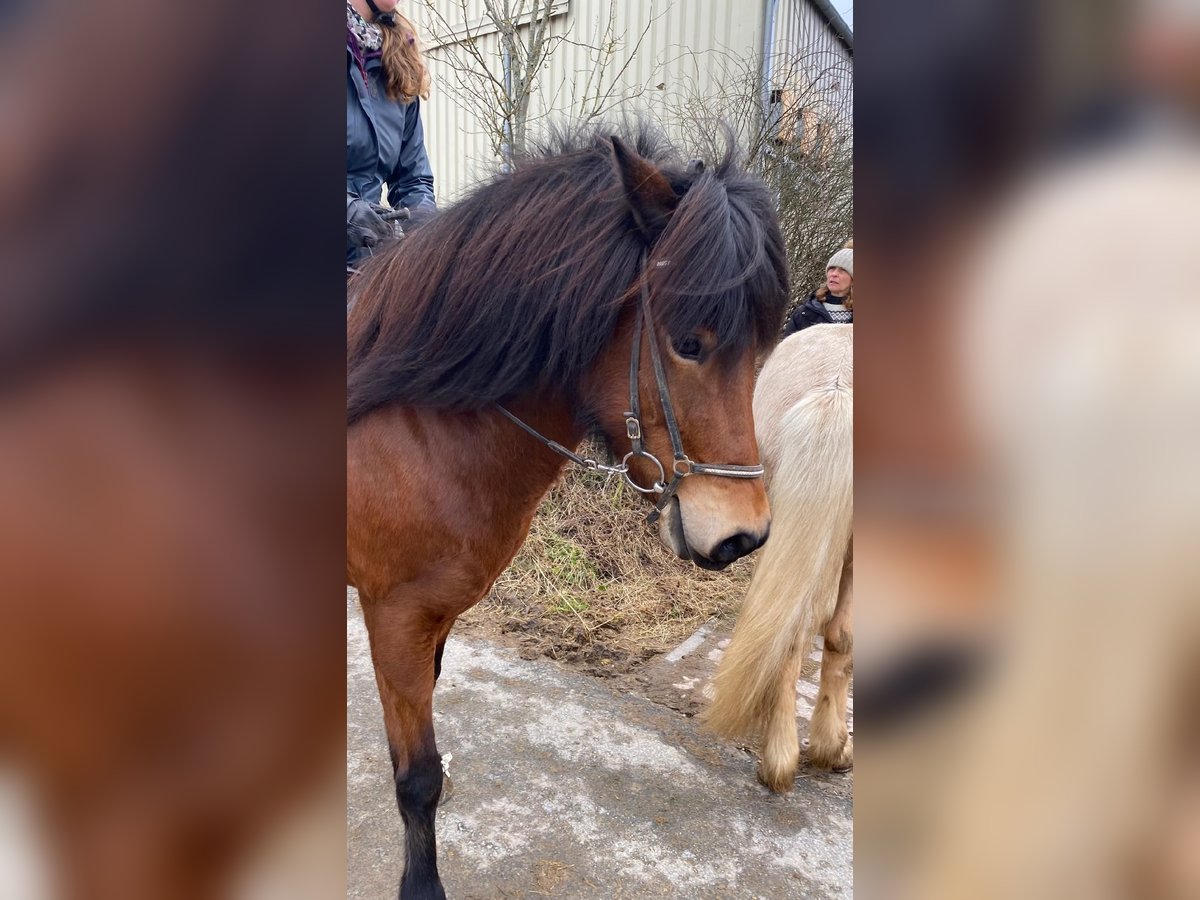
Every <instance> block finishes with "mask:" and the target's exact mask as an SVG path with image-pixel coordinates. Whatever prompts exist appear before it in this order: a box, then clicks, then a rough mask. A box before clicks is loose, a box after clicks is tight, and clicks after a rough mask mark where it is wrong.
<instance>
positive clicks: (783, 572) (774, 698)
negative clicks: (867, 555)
mask: <svg viewBox="0 0 1200 900" xmlns="http://www.w3.org/2000/svg"><path fill="white" fill-rule="evenodd" d="M822 327H831V326H822ZM813 330H814V331H815V330H817V329H813ZM763 377H764V378H766V377H767V373H766V371H765V370H764V373H763ZM757 406H758V403H757V396H756V414H757V413H758V410H757ZM853 408H854V395H853V392H852V389H851V387H850V386H849V384H846V383H845V382H843V381H840V380H835V381H833V382H832V383H831V384H830V385H829V386H827V387H821V388H819V389H817V390H816V391H814V392H812V393H808V394H806V395H805V396H803V397H802V398H801V399H800V400H799V401H798V402H797V403H795V404H794V405H793V406H792V407H791V408H790V409H789V410H788V411H787V412H786V413H784V415H783V416H782V418H781V419H780V420H779V422H778V425H777V426H776V425H775V424H774V423H766V424H765V426H764V427H763V428H760V444H762V449H763V464H764V466H765V467H766V469H767V477H768V485H767V491H768V496H769V498H770V502H771V509H772V523H771V537H770V539H769V540H768V541H767V543H766V545H765V546H764V547H763V549H762V551H760V555H759V559H758V562H757V565H756V567H755V570H754V577H753V579H752V581H751V583H750V588H749V590H748V591H747V593H746V599H745V601H744V602H743V605H742V610H741V613H740V614H739V616H738V621H737V625H736V627H735V628H734V632H733V638H732V640H731V641H730V643H729V646H728V648H727V649H726V651H725V654H724V657H723V658H722V660H721V664H720V667H719V670H718V672H717V675H716V678H715V680H714V687H715V690H716V695H715V698H714V700H713V703H712V705H711V706H710V707H709V709H708V711H707V714H706V716H705V719H706V721H707V723H708V725H709V726H710V727H711V728H712V729H713V730H715V731H716V732H717V733H719V734H721V735H724V736H725V737H729V738H735V737H746V738H753V737H757V736H760V735H761V734H762V732H763V730H764V729H765V728H766V726H767V722H768V719H769V717H770V714H771V712H772V710H773V709H774V708H776V706H777V702H778V698H779V696H780V691H781V690H782V689H784V688H788V690H789V695H790V696H792V698H793V699H792V706H793V707H794V705H795V700H794V691H792V690H791V688H790V686H789V685H786V684H785V682H786V680H788V679H790V680H791V682H792V683H793V684H794V682H795V679H796V677H797V670H798V667H799V664H800V662H801V661H802V660H803V658H804V657H805V656H806V655H807V651H808V648H809V646H810V645H811V643H812V640H813V637H814V636H815V634H816V632H817V630H818V629H820V628H823V627H824V625H825V623H826V622H828V621H829V619H830V617H831V616H832V615H833V611H834V608H835V606H836V604H837V597H838V584H839V580H840V578H841V574H842V565H843V562H844V560H845V556H846V552H847V548H848V546H849V544H850V538H851V530H852V519H853V503H854V499H853V497H854V492H853V475H854V473H853V466H854V463H853V432H852V422H853ZM791 716H794V711H793V713H792V714H791ZM793 735H794V728H793Z"/></svg>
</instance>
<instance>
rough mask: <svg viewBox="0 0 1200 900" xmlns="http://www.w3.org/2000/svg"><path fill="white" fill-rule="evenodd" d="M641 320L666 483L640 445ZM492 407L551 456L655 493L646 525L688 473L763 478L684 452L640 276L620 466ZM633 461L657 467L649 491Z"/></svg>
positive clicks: (755, 471) (657, 463) (758, 472)
mask: <svg viewBox="0 0 1200 900" xmlns="http://www.w3.org/2000/svg"><path fill="white" fill-rule="evenodd" d="M655 265H657V266H665V265H668V261H667V260H659V261H658V262H657V263H656V264H655ZM645 269H646V255H645V253H643V254H642V271H643V272H645ZM643 321H644V323H645V329H646V335H647V338H646V342H647V343H648V344H649V345H650V360H651V362H652V363H653V365H654V380H655V382H656V383H657V385H658V397H659V400H660V401H661V403H662V408H663V417H664V418H665V419H666V423H667V434H668V435H669V436H670V438H671V451H672V452H673V453H674V454H675V458H674V460H673V461H672V463H671V480H670V482H668V481H667V480H666V479H667V470H666V467H665V466H664V465H663V464H662V461H661V460H660V459H659V458H658V457H657V456H655V455H654V454H653V453H651V452H650V451H649V450H647V449H646V447H645V444H644V443H643V442H642V408H641V396H640V393H641V392H640V390H639V388H638V370H639V368H640V366H641V351H642V328H643ZM497 409H499V410H500V412H502V413H504V415H505V416H507V417H508V418H509V420H510V421H512V422H514V423H515V424H517V425H519V426H520V427H521V428H523V429H524V430H525V431H526V432H528V433H529V434H531V435H533V436H534V437H535V438H537V439H538V440H539V441H541V442H542V443H543V444H545V445H546V446H547V447H549V448H550V449H551V450H553V451H554V452H555V453H557V454H559V455H560V456H565V457H566V458H567V459H569V460H570V461H571V462H573V463H576V464H577V465H580V466H583V467H584V468H585V469H591V470H593V471H596V472H604V473H606V474H612V475H620V476H621V477H622V478H624V479H625V483H626V484H628V485H629V486H630V487H631V488H633V489H634V490H635V491H639V492H641V493H643V494H658V495H659V498H658V502H657V503H655V504H654V509H653V510H652V511H651V512H650V514H649V515H647V516H646V522H647V523H648V524H650V525H653V524H654V523H655V522H656V521H658V518H659V516H661V515H662V511H663V509H664V508H665V507H666V505H667V504H668V503H670V502H671V498H672V497H674V496H675V491H676V490H678V489H679V482H681V481H683V479H685V478H687V477H688V476H690V475H717V476H720V477H722V478H762V476H763V467H762V466H734V465H714V464H711V463H698V462H693V461H692V460H691V459H690V458H689V457H688V455H687V454H686V453H685V452H684V451H683V438H682V437H681V436H680V434H679V423H678V421H677V420H676V419H675V408H674V406H673V405H672V404H671V394H670V392H669V391H668V390H667V373H666V370H665V369H664V368H663V364H662V355H661V354H660V353H659V350H658V341H657V340H655V337H654V324H653V321H652V319H651V317H650V290H649V288H648V287H647V284H646V279H645V278H644V277H643V278H642V286H641V300H640V302H639V303H638V305H637V306H636V307H635V308H634V319H633V351H632V353H630V356H629V411H628V412H626V413H625V434H626V436H627V437H628V438H629V441H630V444H631V445H632V448H633V449H631V450H630V451H629V452H628V453H626V454H625V456H624V458H622V460H621V462H620V464H619V465H616V466H609V465H605V464H604V463H601V462H598V461H596V460H594V459H590V458H587V457H583V456H580V455H579V454H578V453H575V452H574V451H572V450H569V449H567V448H566V447H564V446H563V445H562V444H560V443H558V442H557V441H552V440H550V439H549V438H548V437H545V436H544V435H542V434H540V433H539V432H538V431H536V430H534V429H533V428H530V427H529V426H528V425H526V424H525V423H524V422H522V421H521V420H520V419H518V418H517V417H516V416H514V415H513V414H512V413H510V412H509V411H508V410H507V409H505V408H504V407H503V406H500V405H499V404H497ZM635 457H641V458H643V459H646V460H649V461H650V462H651V463H652V464H653V465H654V467H655V468H657V469H658V478H657V479H656V480H655V482H654V483H653V484H652V485H650V486H649V487H643V486H642V485H640V484H638V483H637V482H636V481H634V480H633V477H632V476H631V475H630V474H629V461H630V460H631V459H633V458H635Z"/></svg>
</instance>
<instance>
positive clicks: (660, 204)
mask: <svg viewBox="0 0 1200 900" xmlns="http://www.w3.org/2000/svg"><path fill="white" fill-rule="evenodd" d="M612 148H613V161H614V162H615V164H616V168H617V173H618V175H620V178H621V186H622V187H623V188H624V190H625V200H626V202H627V203H628V204H629V209H630V211H631V212H632V213H633V220H634V222H636V223H637V227H638V230H639V231H640V232H641V233H642V237H643V238H645V240H646V242H647V243H649V242H650V241H653V240H654V239H655V238H657V237H658V236H659V235H660V234H662V231H663V229H664V228H666V227H667V221H668V220H669V219H670V218H671V213H673V212H674V211H675V207H676V206H677V205H678V204H679V195H678V194H676V193H675V191H674V190H673V189H672V188H671V184H670V182H668V181H667V179H666V177H664V175H663V173H662V172H660V171H659V170H658V168H657V167H656V166H655V165H654V163H652V162H650V160H648V159H645V158H644V157H641V156H639V155H638V154H637V153H635V152H634V151H632V150H630V149H629V148H628V147H626V146H625V144H624V143H623V142H622V141H621V139H620V138H619V137H617V136H616V135H613V138H612Z"/></svg>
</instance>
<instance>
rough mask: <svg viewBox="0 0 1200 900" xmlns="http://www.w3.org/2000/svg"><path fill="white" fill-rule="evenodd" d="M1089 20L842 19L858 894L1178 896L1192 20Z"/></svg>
mask: <svg viewBox="0 0 1200 900" xmlns="http://www.w3.org/2000/svg"><path fill="white" fill-rule="evenodd" d="M1105 10H1106V11H1105V12H1103V13H1102V12H1101V11H1100V10H1099V9H1098V8H1097V7H1095V6H1094V5H1089V4H1055V5H1053V6H1036V7H1035V6H1033V5H1022V4H1017V5H1015V6H1014V5H1012V4H1004V5H1001V4H993V3H976V4H963V5H959V6H955V7H954V11H953V12H949V11H947V12H946V13H945V14H944V15H941V14H939V15H937V16H934V17H932V18H931V19H930V20H929V21H928V22H922V23H921V26H920V27H921V28H922V33H921V34H920V35H916V34H913V31H914V29H916V28H917V27H918V26H917V25H916V24H915V23H912V22H909V21H907V20H906V21H895V22H892V21H890V20H888V14H886V13H884V12H883V11H882V10H879V12H880V16H879V18H876V17H875V15H874V14H873V13H874V12H875V10H874V9H872V7H866V8H863V9H860V10H859V15H858V19H859V21H860V22H861V23H870V24H871V29H872V30H878V31H879V32H880V33H881V34H885V33H886V34H887V35H888V44H887V46H886V47H877V46H872V42H870V41H868V40H863V41H862V42H861V44H860V49H861V53H860V57H861V58H862V60H863V65H862V66H861V67H860V68H859V73H858V82H857V84H858V85H859V87H858V90H857V97H858V101H859V107H858V109H857V111H856V114H857V122H858V125H859V130H858V133H857V139H856V146H857V147H858V148H859V154H860V156H859V160H858V169H857V171H856V179H857V184H858V189H859V193H858V197H859V203H858V208H859V210H860V212H861V213H862V215H861V216H860V222H859V223H858V226H857V228H856V231H857V239H858V242H859V244H860V246H861V247H871V248H872V249H871V251H870V252H869V254H868V256H869V257H870V261H869V262H864V264H863V265H862V267H861V268H862V272H861V275H860V280H861V281H863V282H864V283H865V284H866V285H869V286H868V287H867V289H866V290H865V292H863V293H864V294H865V295H867V296H870V295H874V297H875V303H874V304H864V305H863V309H864V310H866V309H867V306H871V307H872V308H871V309H870V311H869V312H863V313H862V316H861V319H860V320H859V324H857V329H856V331H857V334H856V342H857V347H856V353H855V355H856V359H857V360H858V363H859V396H858V415H857V419H856V464H857V476H858V482H857V484H858V494H857V501H858V502H857V517H856V539H855V542H856V545H857V556H858V560H859V565H858V568H859V591H858V593H859V596H860V597H861V598H862V602H861V614H860V616H859V623H860V624H859V629H858V630H859V640H858V641H857V649H858V653H857V658H856V664H857V674H858V734H857V736H856V743H857V748H858V754H857V758H856V768H857V782H856V808H855V825H856V848H857V854H856V855H857V866H856V882H855V883H856V891H857V892H858V893H859V895H860V896H862V897H868V898H870V897H882V896H887V897H895V896H903V897H913V898H921V900H925V898H943V897H944V898H962V897H972V898H991V897H995V898H1001V897H1003V898H1010V897H1011V898H1018V897H1019V898H1038V897H1046V898H1050V897H1054V898H1063V897H1087V898H1102V897H1138V898H1149V897H1195V896H1200V753H1198V752H1197V751H1200V702H1198V701H1200V680H1198V677H1197V676H1200V664H1198V662H1197V660H1200V652H1198V651H1200V560H1198V559H1197V556H1196V552H1195V550H1196V547H1197V540H1198V538H1200V472H1198V471H1197V469H1196V460H1198V459H1200V351H1198V348H1200V303H1197V294H1198V292H1200V253H1197V248H1196V241H1197V236H1198V235H1200V144H1198V143H1197V130H1196V126H1197V114H1198V113H1200V9H1197V8H1196V6H1195V4H1183V3H1153V4H1151V3H1144V4H1138V5H1132V6H1115V5H1109V6H1106V7H1105ZM907 13H908V14H909V15H912V14H914V10H912V9H908V10H907ZM895 16H896V14H895V13H893V14H892V17H893V18H895ZM884 20H888V24H891V25H895V29H894V30H893V29H890V28H888V27H885V24H884ZM925 26H928V27H925ZM866 29H867V25H866V24H864V38H866V37H867V36H868V35H867V31H866ZM876 51H878V54H876ZM880 63H884V64H885V65H888V66H889V68H888V69H887V72H888V75H889V77H888V79H887V80H883V79H882V77H881V76H882V71H881V70H880V69H877V68H876V66H877V65H879V64H880ZM896 109H903V110H904V111H905V114H906V115H907V116H909V117H910V120H909V123H908V126H909V127H907V128H906V127H904V126H903V124H902V123H898V122H896V121H894V119H892V118H889V113H888V111H889V110H896ZM889 138H891V139H890V140H889ZM868 256H864V260H866V259H868Z"/></svg>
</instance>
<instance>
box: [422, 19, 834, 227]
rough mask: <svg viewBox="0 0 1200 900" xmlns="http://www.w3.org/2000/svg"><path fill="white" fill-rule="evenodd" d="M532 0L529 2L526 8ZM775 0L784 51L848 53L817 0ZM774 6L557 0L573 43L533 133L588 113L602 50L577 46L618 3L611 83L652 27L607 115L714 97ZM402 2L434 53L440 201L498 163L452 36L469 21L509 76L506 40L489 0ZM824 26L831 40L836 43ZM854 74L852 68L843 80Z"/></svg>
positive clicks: (544, 81) (434, 157)
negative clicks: (813, 46) (809, 41)
mask: <svg viewBox="0 0 1200 900" xmlns="http://www.w3.org/2000/svg"><path fill="white" fill-rule="evenodd" d="M533 2H534V0H526V4H525V6H526V7H527V8H528V7H531V6H532V5H533ZM775 5H776V28H775V42H776V47H777V49H781V48H790V47H794V46H806V45H805V44H804V43H803V41H804V40H805V39H806V38H815V39H817V40H818V41H819V42H820V47H821V48H822V50H821V53H822V54H825V53H837V52H838V51H839V50H840V51H841V52H842V53H845V48H844V46H842V45H840V44H837V46H834V44H836V43H837V42H836V37H835V36H834V33H833V32H832V30H831V29H830V28H829V26H828V25H827V24H826V23H825V21H824V19H823V18H822V17H821V15H820V13H818V12H817V11H816V10H815V9H814V8H813V7H812V0H777V2H776V4H775ZM766 6H767V3H765V2H763V0H757V2H745V0H742V2H738V0H613V2H611V3H610V2H609V0H557V2H556V3H555V5H554V11H553V17H552V19H551V27H550V33H551V34H552V35H555V36H563V35H566V36H568V37H569V38H570V40H571V41H572V42H574V43H571V42H563V43H561V44H560V45H559V46H558V47H557V48H556V49H555V50H554V52H553V53H552V54H551V56H550V59H549V60H548V63H547V64H546V66H545V67H544V68H543V71H542V73H541V79H540V83H539V86H538V90H537V92H536V94H535V96H534V98H533V100H532V102H531V103H530V120H529V134H530V136H536V135H537V134H538V133H539V131H542V130H544V128H545V126H546V125H547V124H548V123H550V122H552V121H559V122H566V121H572V120H575V119H577V118H578V117H579V115H580V114H581V112H582V111H583V108H584V106H585V105H586V98H584V97H582V96H581V94H582V93H583V92H584V90H585V88H586V85H587V79H588V75H589V73H590V72H592V71H593V68H594V60H593V56H594V52H592V51H589V49H588V48H587V47H584V46H579V45H580V44H597V43H599V42H600V41H601V40H602V38H603V35H604V32H605V29H606V27H607V23H608V16H609V11H610V9H611V10H612V11H613V13H614V19H613V28H612V35H613V37H614V38H615V40H616V41H617V42H619V43H620V46H619V47H618V48H617V51H616V53H615V55H614V56H613V58H612V60H611V61H610V62H609V64H608V72H607V73H606V76H605V79H604V86H605V87H607V86H608V84H609V83H610V82H612V81H613V80H614V76H615V75H616V73H617V71H618V70H620V69H621V67H622V66H623V65H625V63H626V60H627V58H628V56H629V54H630V52H631V51H632V49H633V47H634V45H635V44H636V43H637V41H638V39H639V36H640V35H641V34H642V30H643V29H644V28H646V27H647V24H649V29H648V31H647V32H646V35H645V37H644V38H643V39H642V43H641V47H640V48H639V49H638V51H637V53H636V55H634V57H633V59H632V60H631V61H630V62H629V64H628V66H627V67H626V68H625V70H624V72H623V73H621V75H620V77H619V79H618V81H617V86H616V88H615V89H614V91H613V94H612V98H611V99H612V100H614V101H615V100H617V98H621V97H624V98H625V100H624V101H623V102H618V103H610V104H609V110H608V116H607V117H608V118H616V117H618V116H619V115H620V113H621V112H622V111H624V110H638V109H644V110H649V111H650V113H651V115H652V116H655V117H658V118H663V117H665V116H666V115H667V114H668V113H669V112H672V111H678V109H679V108H680V107H681V105H683V104H684V103H685V100H686V98H688V97H708V96H710V95H712V94H714V93H715V92H718V91H719V90H720V89H721V86H722V85H723V84H729V83H732V82H733V81H734V80H736V79H738V78H739V77H741V76H742V75H744V74H746V73H752V72H757V69H758V66H759V60H760V59H761V56H762V49H763V37H764V35H763V28H762V24H763V21H764V16H765V9H766ZM401 9H402V11H404V12H405V14H406V15H408V16H409V17H410V18H411V19H412V20H413V21H414V23H415V24H416V26H417V30H418V33H419V34H420V37H421V41H422V44H423V45H424V47H425V49H426V55H427V58H428V61H429V69H430V74H431V76H432V82H433V83H432V91H431V95H430V98H429V100H428V102H427V103H426V104H425V105H424V110H423V120H424V124H425V142H426V149H427V151H428V153H429V156H430V163H431V165H432V167H433V173H434V178H435V181H436V186H437V196H438V201H439V202H440V203H446V202H450V201H453V200H454V199H456V198H457V197H459V196H461V194H462V193H463V191H464V190H466V189H468V188H469V187H470V186H471V185H473V184H475V183H477V182H478V181H479V180H480V179H483V178H486V177H488V176H489V175H490V174H491V173H492V172H493V171H494V170H495V168H496V166H497V158H496V155H495V153H494V151H493V148H492V143H491V141H490V139H489V137H488V130H487V129H486V128H485V127H484V126H483V125H482V124H481V123H480V122H479V121H478V120H477V119H476V118H475V116H474V115H473V114H472V112H471V111H470V110H468V109H466V108H465V107H464V104H463V102H462V100H461V98H460V97H458V96H456V94H455V84H456V80H457V79H456V74H455V71H454V67H453V66H452V65H451V64H450V63H449V61H448V56H449V55H450V54H452V53H456V52H457V54H458V55H459V56H462V52H461V49H459V50H456V49H455V46H454V40H455V39H459V40H461V38H462V36H463V35H464V34H465V32H466V30H467V29H468V28H469V30H470V32H471V33H472V34H474V35H475V36H476V46H477V48H478V50H479V53H480V54H481V56H482V57H483V58H484V59H485V60H486V61H487V63H488V65H489V67H490V70H491V72H492V73H493V74H494V75H495V77H496V78H497V79H498V80H501V81H502V80H503V74H502V72H503V68H502V63H501V59H500V41H499V37H498V35H497V34H496V33H495V32H494V31H491V30H489V27H487V26H484V27H480V26H481V23H483V22H485V21H486V10H485V8H484V4H483V0H434V2H433V9H434V10H437V11H438V12H440V18H439V16H438V15H437V14H435V12H433V11H431V9H430V8H429V5H428V4H427V3H410V4H404V5H403V6H402V7H401ZM820 26H823V28H824V34H827V35H828V36H829V38H830V40H831V41H832V43H829V47H828V49H826V42H824V37H823V36H822V35H823V33H822V30H821V27H820ZM448 27H449V31H450V34H449V36H447V29H448ZM523 30H524V29H523ZM808 52H810V53H811V52H812V51H811V50H809V51H808ZM849 81H850V79H849V76H847V77H846V78H845V83H846V84H847V85H848V84H849ZM847 90H848V88H847ZM846 96H847V97H849V93H847V95H846Z"/></svg>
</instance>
